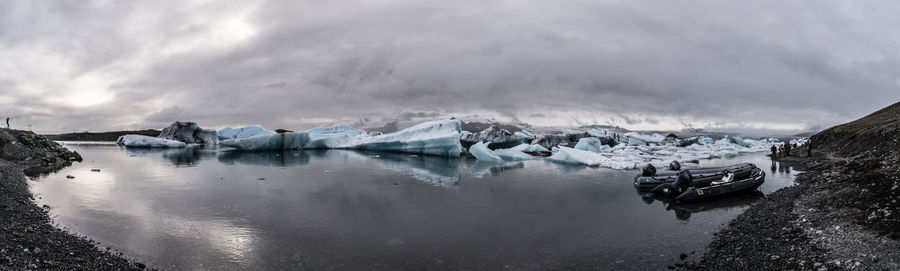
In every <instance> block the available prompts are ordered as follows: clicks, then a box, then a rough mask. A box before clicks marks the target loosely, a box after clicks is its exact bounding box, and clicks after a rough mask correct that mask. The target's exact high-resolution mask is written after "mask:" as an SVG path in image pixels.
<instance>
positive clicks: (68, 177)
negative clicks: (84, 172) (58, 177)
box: [66, 175, 75, 179]
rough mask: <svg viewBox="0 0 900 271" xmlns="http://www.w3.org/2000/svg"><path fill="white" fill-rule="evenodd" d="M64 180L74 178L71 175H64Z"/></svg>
mask: <svg viewBox="0 0 900 271" xmlns="http://www.w3.org/2000/svg"><path fill="white" fill-rule="evenodd" d="M66 179H75V176H72V175H66Z"/></svg>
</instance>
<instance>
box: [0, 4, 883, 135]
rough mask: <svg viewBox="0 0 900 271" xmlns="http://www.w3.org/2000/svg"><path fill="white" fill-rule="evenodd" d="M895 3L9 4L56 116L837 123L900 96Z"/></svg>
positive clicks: (37, 100)
mask: <svg viewBox="0 0 900 271" xmlns="http://www.w3.org/2000/svg"><path fill="white" fill-rule="evenodd" d="M898 11H900V4H898V3H895V2H892V1H872V2H865V3H845V2H842V1H815V2H813V1H808V2H804V1H800V2H790V3H785V2H784V1H774V0H772V1H754V2H752V3H733V2H729V3H726V2H716V1H689V2H662V3H660V2H655V3H641V2H635V1H625V2H622V1H576V2H566V3H550V2H537V1H536V2H514V3H508V2H492V3H485V2H483V1H462V2H452V3H451V2H446V1H391V2H365V3H351V2H342V1H275V0H272V1H267V2H257V3H249V2H236V3H193V2H192V1H129V2H103V1H97V2H92V3H78V4H74V3H70V2H66V1H42V2H38V3H33V2H28V1H22V2H17V1H12V2H5V3H2V4H0V41H2V43H0V57H4V59H7V60H8V61H5V62H7V63H6V64H0V95H2V98H0V105H3V107H4V108H9V109H8V110H9V111H8V112H5V113H6V114H9V115H12V116H13V117H14V122H15V123H19V124H23V125H24V123H31V124H34V126H35V127H36V128H38V129H39V130H42V131H80V130H110V129H126V128H158V127H162V126H164V125H165V124H166V123H168V122H171V121H174V120H176V119H182V120H187V119H191V120H196V121H199V122H201V124H202V125H204V126H209V127H221V126H226V125H242V124H251V123H259V124H263V125H265V126H268V127H279V128H289V129H300V128H308V127H310V126H313V125H317V124H323V123H324V124H327V123H338V122H344V123H357V122H360V120H361V119H368V120H367V121H365V122H369V120H376V119H381V120H394V119H398V118H399V119H412V118H429V117H444V116H450V115H453V116H467V117H479V118H498V119H501V120H504V119H505V120H508V121H516V122H520V121H521V122H528V123H535V124H543V125H585V124H612V125H621V126H625V127H629V126H634V127H638V128H640V127H646V126H647V125H649V126H658V125H668V126H672V127H692V128H704V127H711V128H722V127H725V128H726V129H727V128H729V127H732V128H741V129H743V128H747V127H750V128H752V127H759V126H762V127H767V128H779V129H790V128H793V127H796V129H804V128H810V127H825V126H829V125H833V124H836V123H839V122H843V121H847V120H850V119H853V118H856V117H860V116H862V115H864V114H866V113H868V112H871V111H874V110H876V109H878V108H880V107H883V106H885V105H888V104H891V103H893V102H895V101H897V100H898V98H900V91H898V82H900V74H898V72H897V71H898V70H900V56H898V53H897V52H896V50H895V48H897V47H898V45H900V44H898V39H897V38H894V37H896V36H898V35H896V34H898V33H897V31H898V30H896V29H895V27H891V26H893V25H897V24H898V23H900V17H897V16H895V14H897V12H898ZM435 112H440V113H435ZM419 113H422V114H424V116H420V115H419ZM409 114H413V115H409ZM398 116H399V117H398ZM641 125H644V126H641Z"/></svg>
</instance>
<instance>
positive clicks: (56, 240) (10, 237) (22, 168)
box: [0, 129, 146, 270]
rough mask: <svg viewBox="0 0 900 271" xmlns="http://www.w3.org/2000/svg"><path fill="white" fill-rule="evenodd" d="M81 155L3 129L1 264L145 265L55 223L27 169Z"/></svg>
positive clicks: (51, 166) (53, 166) (40, 169)
mask: <svg viewBox="0 0 900 271" xmlns="http://www.w3.org/2000/svg"><path fill="white" fill-rule="evenodd" d="M80 161H81V156H80V155H79V154H78V153H77V152H71V151H69V150H68V149H66V148H64V147H62V146H60V145H59V144H57V143H55V142H53V141H50V140H48V139H47V138H45V137H43V136H39V135H36V134H34V133H32V132H28V131H18V130H9V129H0V270H142V269H145V268H146V267H145V266H144V265H143V264H141V263H136V262H133V261H130V260H128V259H126V258H124V257H123V256H122V255H121V254H116V253H113V252H111V251H110V250H109V249H108V248H101V247H100V246H99V244H97V243H95V242H93V241H91V240H89V239H87V238H84V237H80V236H76V235H73V234H71V233H68V232H66V231H64V230H61V229H58V228H56V227H54V226H53V225H52V221H51V220H50V217H49V216H48V213H47V211H48V209H49V206H37V204H35V202H34V197H33V196H32V195H31V193H30V192H29V190H28V183H27V180H26V176H25V174H26V173H27V174H29V175H37V174H44V173H47V172H51V171H54V170H58V169H60V168H63V167H66V166H68V165H71V163H72V162H80Z"/></svg>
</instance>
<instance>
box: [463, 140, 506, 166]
mask: <svg viewBox="0 0 900 271" xmlns="http://www.w3.org/2000/svg"><path fill="white" fill-rule="evenodd" d="M469 153H472V155H473V156H475V159H478V161H485V162H503V158H500V156H498V155H496V154H494V152H493V151H491V150H490V149H488V148H487V145H485V144H484V142H480V141H479V142H478V143H475V145H472V147H469Z"/></svg>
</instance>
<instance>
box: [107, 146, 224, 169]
mask: <svg viewBox="0 0 900 271" xmlns="http://www.w3.org/2000/svg"><path fill="white" fill-rule="evenodd" d="M119 149H120V150H123V151H124V152H125V153H126V154H128V156H131V157H148V156H161V157H163V158H164V159H165V160H168V161H169V162H171V163H172V165H174V166H176V167H193V166H196V165H197V164H198V163H200V160H202V159H203V158H210V157H213V156H215V155H216V150H215V149H211V148H208V147H200V146H196V147H187V148H126V147H124V146H119Z"/></svg>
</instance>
